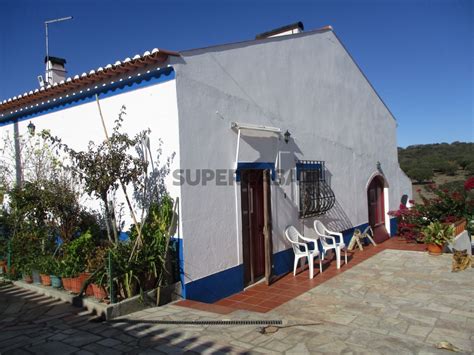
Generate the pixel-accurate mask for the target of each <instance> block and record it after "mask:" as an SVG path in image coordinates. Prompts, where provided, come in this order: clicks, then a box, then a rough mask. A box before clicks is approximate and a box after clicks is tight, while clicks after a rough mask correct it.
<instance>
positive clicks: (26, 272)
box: [20, 263, 33, 284]
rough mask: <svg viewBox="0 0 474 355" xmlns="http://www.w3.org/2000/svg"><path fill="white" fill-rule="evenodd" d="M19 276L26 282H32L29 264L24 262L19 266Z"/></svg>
mask: <svg viewBox="0 0 474 355" xmlns="http://www.w3.org/2000/svg"><path fill="white" fill-rule="evenodd" d="M20 271H21V277H22V279H23V281H25V282H26V283H29V284H31V283H33V278H32V277H31V266H30V264H29V263H24V264H23V265H22V266H21V270H20Z"/></svg>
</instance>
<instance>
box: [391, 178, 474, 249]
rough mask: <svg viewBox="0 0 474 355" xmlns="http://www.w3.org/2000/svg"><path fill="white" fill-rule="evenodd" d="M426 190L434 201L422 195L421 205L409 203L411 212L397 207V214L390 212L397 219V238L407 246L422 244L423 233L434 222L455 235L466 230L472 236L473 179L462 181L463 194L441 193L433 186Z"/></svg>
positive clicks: (446, 191)
mask: <svg viewBox="0 0 474 355" xmlns="http://www.w3.org/2000/svg"><path fill="white" fill-rule="evenodd" d="M428 190H429V191H430V192H432V193H433V194H434V196H435V197H433V198H426V197H424V196H423V195H422V196H421V198H422V203H414V201H413V200H411V201H410V203H412V205H413V206H412V207H411V208H407V207H405V206H400V208H399V209H398V210H397V211H390V212H389V214H390V215H391V216H394V217H397V219H398V231H397V233H398V235H399V236H400V237H401V238H404V239H405V240H406V241H407V242H422V241H423V238H424V236H423V229H424V228H426V227H427V226H428V225H430V224H431V223H433V222H437V221H439V222H442V223H445V224H450V225H453V226H454V229H455V232H454V233H455V235H457V234H459V233H461V232H462V231H464V230H465V229H467V230H468V231H469V232H470V234H471V235H472V233H473V232H474V231H473V223H472V221H473V220H474V194H473V192H474V191H473V190H474V177H471V178H469V179H467V180H466V181H465V183H464V189H463V190H462V191H456V190H448V189H440V188H439V187H437V186H436V185H430V186H429V187H428ZM468 221H470V222H469V223H468Z"/></svg>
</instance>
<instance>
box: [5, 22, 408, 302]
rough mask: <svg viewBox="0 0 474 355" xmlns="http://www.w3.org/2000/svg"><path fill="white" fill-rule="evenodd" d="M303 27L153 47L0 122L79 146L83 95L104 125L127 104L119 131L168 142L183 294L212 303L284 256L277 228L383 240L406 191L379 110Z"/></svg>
mask: <svg viewBox="0 0 474 355" xmlns="http://www.w3.org/2000/svg"><path fill="white" fill-rule="evenodd" d="M302 30H303V25H302V24H301V23H297V24H294V25H290V26H285V27H283V28H280V29H277V30H274V31H270V32H267V33H264V34H262V35H259V36H257V38H256V39H255V40H249V41H245V42H241V43H232V44H225V45H221V46H214V47H208V48H202V49H194V50H189V51H182V52H180V53H177V52H172V51H165V50H161V49H154V50H153V51H151V52H145V53H144V54H143V55H137V56H135V57H133V58H131V59H130V58H127V59H125V60H124V61H122V62H120V61H118V62H116V63H115V64H113V65H110V64H109V65H107V66H105V67H104V68H98V69H96V70H92V71H91V72H89V73H83V74H82V75H80V76H75V77H71V78H67V79H65V80H62V81H60V82H55V83H54V84H53V85H47V86H43V87H41V88H40V89H36V90H34V91H30V92H29V93H25V94H23V95H19V96H17V97H14V98H11V99H8V100H4V101H3V103H1V104H0V121H1V124H2V127H1V128H0V130H3V131H5V130H13V129H14V128H15V125H16V126H17V127H18V129H19V132H20V133H22V132H25V131H26V126H27V125H28V123H29V122H33V123H34V125H35V126H36V127H37V129H40V130H41V129H44V128H48V129H50V130H51V131H53V132H54V133H55V134H57V135H58V136H61V137H62V138H63V139H64V141H66V142H68V143H69V144H70V145H71V146H73V147H76V148H81V147H85V145H86V144H87V142H88V141H89V140H96V141H97V140H101V139H103V130H102V126H101V124H100V118H99V115H98V110H97V104H96V102H95V94H97V95H98V96H99V98H100V102H101V107H102V111H103V113H104V116H105V118H106V121H107V125H108V127H109V128H111V126H112V124H113V120H114V119H115V118H116V115H117V113H118V112H119V110H120V107H121V106H122V105H126V107H127V119H126V120H125V127H126V129H127V130H128V131H130V132H131V133H134V132H138V131H139V130H141V129H145V128H148V127H149V128H151V130H152V140H153V141H152V145H153V144H154V145H155V146H156V142H157V141H158V139H159V138H160V139H162V140H163V148H164V156H168V155H170V154H172V153H174V154H175V159H174V161H173V166H172V170H173V174H172V175H171V176H170V177H169V190H170V192H171V194H172V196H173V197H179V199H180V202H181V203H180V206H179V228H178V232H177V235H176V238H177V240H178V243H179V250H180V264H181V268H182V275H181V276H182V280H181V281H182V286H183V287H182V293H183V296H184V297H186V298H189V299H194V300H200V301H205V302H213V301H216V300H218V299H220V298H223V297H226V296H228V295H230V294H232V293H235V292H238V291H241V290H242V289H243V288H244V287H246V286H248V285H250V284H252V283H255V282H258V281H259V280H260V279H261V278H262V277H263V275H264V272H265V270H264V269H265V264H268V265H271V266H272V270H271V271H272V273H273V274H274V275H278V274H282V273H284V272H287V271H289V270H290V269H291V268H292V258H293V253H292V251H291V249H290V246H289V245H288V244H287V243H286V242H285V240H284V236H283V232H284V229H285V228H286V226H288V225H290V224H292V225H295V226H296V227H297V228H298V229H299V230H300V231H301V232H303V233H304V234H305V235H311V234H313V233H314V232H313V230H312V224H313V221H314V219H315V218H318V219H321V220H322V221H323V222H324V223H325V224H326V225H327V226H328V227H330V228H332V229H336V230H339V231H342V232H343V233H344V236H345V238H349V237H350V236H351V232H352V231H353V229H354V228H356V227H358V228H362V227H364V226H366V225H367V224H368V223H370V224H371V225H373V226H374V227H376V234H377V238H379V239H383V238H384V235H385V234H387V231H388V233H391V234H393V233H394V231H395V223H394V220H391V219H390V217H389V215H388V214H387V212H388V211H389V210H394V209H397V208H398V206H399V203H400V198H401V196H402V195H404V194H406V195H411V183H410V180H409V179H408V177H407V176H406V175H405V174H404V173H403V172H402V170H401V169H400V167H399V165H398V159H397V143H396V126H397V123H396V121H395V118H394V117H393V115H392V114H391V112H390V110H389V109H388V108H387V106H386V105H385V104H384V102H383V101H382V99H381V98H380V97H379V95H378V94H377V92H376V91H375V89H374V88H373V87H372V85H371V84H370V82H369V81H368V79H367V78H366V76H365V75H364V74H363V73H362V71H361V70H360V68H359V67H358V66H357V64H356V63H355V62H354V60H353V59H352V57H351V56H350V54H349V53H348V52H347V50H346V49H345V47H344V46H343V44H342V43H341V41H340V40H339V38H338V37H337V36H336V34H335V33H334V31H333V30H332V28H331V27H324V28H321V29H318V30H314V31H307V32H303V31H302ZM53 64H56V66H54V65H53V66H50V67H53V68H58V70H64V67H62V68H61V65H59V64H58V63H57V62H56V63H53ZM63 64H64V63H63ZM57 77H58V78H61V77H60V73H59V74H58V76H57ZM14 123H16V124H14ZM0 133H2V132H0ZM264 180H265V182H264ZM267 182H268V184H267ZM265 226H266V228H264V227H265ZM264 229H265V231H267V232H268V235H269V236H270V240H269V243H267V244H265V242H264V237H263V236H264Z"/></svg>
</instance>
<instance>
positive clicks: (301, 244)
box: [285, 226, 323, 279]
mask: <svg viewBox="0 0 474 355" xmlns="http://www.w3.org/2000/svg"><path fill="white" fill-rule="evenodd" d="M285 236H286V239H288V241H289V242H290V243H291V246H292V247H293V252H294V253H295V263H294V266H293V275H296V268H297V267H298V261H299V260H300V259H301V258H303V261H302V262H301V267H304V264H305V258H307V259H308V265H309V278H310V279H312V278H313V277H314V270H313V269H314V261H313V259H314V257H316V256H318V257H319V249H318V243H317V240H315V239H311V238H305V237H303V236H302V235H301V234H300V232H298V230H297V229H296V228H295V227H293V226H289V227H287V228H286V230H285ZM306 243H313V245H314V247H313V249H310V248H309V247H308V245H307V244H306ZM301 248H303V250H301ZM319 272H320V273H321V272H323V266H322V263H321V258H319Z"/></svg>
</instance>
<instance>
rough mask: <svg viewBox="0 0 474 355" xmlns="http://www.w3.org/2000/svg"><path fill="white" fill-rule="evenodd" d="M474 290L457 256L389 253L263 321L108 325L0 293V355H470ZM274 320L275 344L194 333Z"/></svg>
mask: <svg viewBox="0 0 474 355" xmlns="http://www.w3.org/2000/svg"><path fill="white" fill-rule="evenodd" d="M473 283H474V269H469V270H466V271H463V272H460V273H452V272H451V255H443V256H437V257H434V256H430V255H428V254H427V253H423V252H414V251H402V250H387V249H386V250H383V251H381V252H379V253H377V254H376V255H374V256H373V257H371V258H370V259H368V260H365V261H364V262H361V263H359V264H358V265H356V266H354V267H352V268H351V269H346V271H345V272H342V273H339V275H337V276H336V277H332V278H331V279H330V280H327V281H326V282H324V283H323V284H321V285H319V286H317V287H314V288H312V289H311V290H309V291H308V292H305V293H303V294H301V295H300V296H298V297H296V298H295V299H292V300H290V301H288V302H286V303H284V304H282V305H281V306H279V307H277V308H275V309H273V310H271V311H268V312H267V313H256V312H251V311H245V310H235V311H233V312H232V313H229V314H227V315H224V316H223V315H221V314H217V313H210V312H205V311H201V310H196V309H192V308H187V307H180V306H176V305H167V306H164V307H157V308H150V309H146V310H144V311H141V312H136V313H133V314H130V315H128V316H126V317H123V318H120V319H118V320H117V321H115V322H110V323H106V322H100V323H96V322H93V321H90V320H91V319H90V316H88V315H87V314H81V313H78V311H77V309H75V308H73V307H71V306H69V305H66V304H63V303H60V302H56V301H54V300H51V299H48V298H46V297H44V296H37V295H35V294H31V293H29V292H28V291H22V290H20V289H17V288H14V287H12V286H0V353H2V354H10V353H11V354H28V353H38V354H69V353H74V354H91V353H92V354H101V355H105V354H120V353H126V354H136V353H143V354H145V353H146V354H161V353H179V354H181V353H207V354H211V353H212V354H223V353H256V354H258V353H286V354H309V353H331V354H343V353H344V354H349V353H352V354H388V353H390V354H432V353H434V354H446V353H447V352H446V351H443V350H438V349H436V348H435V346H434V344H436V343H438V342H441V341H448V342H450V343H452V344H453V345H454V346H456V347H458V348H459V349H460V352H461V353H467V354H469V353H471V354H474V353H473V349H474V297H473ZM273 319H275V320H282V321H283V327H282V328H278V329H276V330H277V332H275V333H273V334H262V333H261V332H260V330H261V328H260V326H256V325H228V324H227V325H209V324H208V323H201V324H198V323H195V321H209V320H216V321H219V320H264V321H265V320H273ZM173 321H175V322H178V323H179V324H170V323H171V322H173ZM165 322H166V323H167V324H165Z"/></svg>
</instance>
